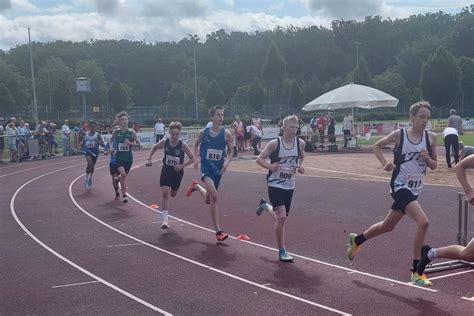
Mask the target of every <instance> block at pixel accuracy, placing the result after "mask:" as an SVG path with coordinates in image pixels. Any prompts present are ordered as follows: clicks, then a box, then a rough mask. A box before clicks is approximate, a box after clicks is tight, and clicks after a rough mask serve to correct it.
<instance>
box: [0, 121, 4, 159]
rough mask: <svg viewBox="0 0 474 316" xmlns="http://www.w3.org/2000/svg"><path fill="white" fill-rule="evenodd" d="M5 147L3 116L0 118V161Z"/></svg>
mask: <svg viewBox="0 0 474 316" xmlns="http://www.w3.org/2000/svg"><path fill="white" fill-rule="evenodd" d="M4 148H5V130H4V129H3V117H2V118H0V162H3V149H4Z"/></svg>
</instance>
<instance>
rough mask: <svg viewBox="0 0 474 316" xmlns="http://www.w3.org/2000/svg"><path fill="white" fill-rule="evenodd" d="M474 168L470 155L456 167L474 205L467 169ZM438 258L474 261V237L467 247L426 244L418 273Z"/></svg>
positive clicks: (462, 184) (473, 161)
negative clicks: (434, 246)
mask: <svg viewBox="0 0 474 316" xmlns="http://www.w3.org/2000/svg"><path fill="white" fill-rule="evenodd" d="M473 168H474V156H469V157H467V158H464V159H463V160H461V161H460V162H459V163H458V164H456V167H455V168H454V169H455V171H456V176H457V177H458V180H459V182H460V183H461V186H462V188H463V189H464V192H465V193H466V200H467V201H469V203H470V204H471V205H474V190H473V189H472V186H471V184H470V183H469V181H468V180H467V175H466V170H467V169H473ZM437 258H446V259H453V260H464V261H473V262H474V238H472V239H471V241H470V242H469V243H468V244H467V246H466V247H464V246H459V245H450V246H445V247H441V248H431V247H430V246H428V245H424V246H423V247H422V248H421V259H420V262H418V268H417V270H418V273H419V274H421V273H423V272H424V271H425V268H426V265H427V264H428V263H430V261H431V260H433V259H437Z"/></svg>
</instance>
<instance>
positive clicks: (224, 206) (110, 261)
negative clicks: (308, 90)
mask: <svg viewBox="0 0 474 316" xmlns="http://www.w3.org/2000/svg"><path fill="white" fill-rule="evenodd" d="M146 154H147V152H145V151H142V152H137V153H136V154H135V161H136V163H135V164H136V165H137V164H138V163H141V162H142V161H143V160H144V157H145V155H146ZM249 163H254V162H251V161H249ZM101 167H104V168H101ZM27 169H29V170H27ZM61 169H63V170H61ZM84 169H85V165H84V159H83V158H82V157H76V158H69V159H62V158H61V159H56V160H50V161H39V162H33V163H28V164H23V165H8V167H4V166H1V167H0V181H1V183H2V186H1V188H2V189H1V190H0V207H1V213H0V222H1V229H0V231H1V238H0V243H1V254H2V255H1V259H0V266H1V267H2V269H1V276H0V284H1V286H0V301H1V306H0V314H2V315H10V314H127V315H130V314H152V313H156V312H161V313H172V314H191V313H192V314H223V315H231V314H234V315H235V314H260V315H262V314H311V315H315V314H317V315H319V314H335V313H336V314H337V313H348V314H359V315H369V314H372V315H380V314H393V315H395V314H396V315H409V314H417V315H424V314H426V315H441V314H443V315H446V314H453V315H472V314H473V313H474V301H469V300H466V299H462V298H461V297H467V298H470V297H473V296H474V273H473V272H474V270H472V269H471V270H469V269H459V270H456V271H455V272H467V273H464V274H460V275H457V276H450V277H446V278H443V279H439V280H434V281H433V282H434V287H433V290H434V291H428V290H425V289H420V288H417V287H414V286H411V285H409V284H407V281H408V279H409V270H408V268H409V266H410V263H411V243H412V238H413V236H414V229H415V227H414V225H413V223H412V222H411V221H410V220H408V219H406V220H404V221H402V222H401V223H400V224H399V226H398V227H397V228H396V229H395V231H393V232H392V233H390V234H389V235H385V236H381V237H379V238H376V239H374V240H370V241H368V242H367V243H366V244H364V246H363V250H362V252H361V253H360V254H359V255H358V256H357V257H356V258H355V260H354V262H353V264H352V265H351V264H350V262H349V261H348V260H347V258H346V242H347V235H348V233H349V232H352V231H354V232H360V231H362V230H363V229H365V228H366V227H367V226H368V225H371V224H373V223H374V222H375V221H377V220H380V219H382V218H383V217H384V216H385V215H386V213H387V210H388V208H389V206H390V204H391V201H390V197H389V194H388V193H387V191H388V184H387V183H381V182H372V181H366V180H365V181H356V180H343V179H327V178H320V177H307V176H301V177H298V179H297V189H296V192H295V196H294V199H293V204H292V210H291V214H290V217H289V220H288V222H287V248H288V250H289V251H290V252H291V253H293V254H295V255H297V257H296V260H295V262H294V263H292V264H288V263H286V264H285V263H280V262H279V261H278V260H277V253H276V250H275V249H273V248H274V247H275V241H274V236H273V231H272V221H271V219H270V218H269V217H268V216H262V217H257V216H255V207H256V204H257V203H258V201H259V199H260V197H262V196H266V187H265V183H264V175H263V174H252V173H247V172H232V171H229V172H228V173H226V174H225V175H224V176H223V180H222V182H221V187H220V189H219V192H220V196H219V197H220V201H219V206H220V207H219V208H220V212H221V224H222V227H223V228H224V229H225V230H226V231H227V232H229V233H230V234H231V235H232V236H238V235H240V234H246V235H248V236H250V238H251V240H250V241H249V242H243V241H239V240H236V239H234V238H232V239H231V238H230V239H228V240H227V241H225V242H224V243H217V242H216V241H215V237H214V233H213V232H212V231H210V230H209V228H211V227H212V225H211V219H210V215H209V210H208V208H207V207H206V205H205V204H204V203H203V202H202V200H201V199H200V197H199V196H197V194H195V195H193V196H192V197H191V198H185V197H184V190H185V188H186V186H187V184H188V183H189V182H190V180H191V179H192V178H196V177H198V174H197V171H195V170H193V169H186V171H185V176H184V180H183V184H182V189H181V191H180V192H179V193H178V197H177V198H175V199H173V200H172V201H171V207H170V208H171V210H170V215H172V216H174V217H175V218H172V219H171V220H172V221H171V223H170V225H171V228H170V229H168V230H162V229H161V228H160V225H159V224H158V223H156V222H158V221H159V216H158V213H157V211H155V210H153V209H150V208H147V207H145V206H146V205H150V204H158V205H160V191H159V187H158V186H159V185H158V183H159V174H160V166H159V164H158V163H156V164H155V165H154V166H153V167H152V168H146V167H143V166H141V167H139V168H138V169H134V170H133V171H132V172H131V174H130V177H129V182H128V186H129V193H130V194H131V195H132V196H133V197H134V198H135V199H136V200H137V201H141V202H142V203H143V204H144V205H145V206H144V205H142V204H139V203H137V201H136V200H132V201H130V202H129V203H128V204H125V205H124V204H122V203H121V202H120V201H114V200H113V190H112V188H111V184H110V181H111V180H110V176H109V174H108V162H107V160H106V159H105V158H104V157H101V158H100V159H99V162H98V164H97V171H96V173H95V175H94V184H93V187H92V188H91V189H85V188H84V187H83V177H81V175H82V173H83V172H84ZM78 177H79V178H78ZM77 178H78V179H77ZM76 179H77V181H76ZM27 182H29V183H28V184H26V185H25V183H27ZM456 192H457V189H456V188H450V187H440V186H426V187H425V189H424V192H423V194H422V197H421V198H420V201H421V204H422V205H423V207H424V209H425V211H426V212H427V214H428V217H429V218H430V222H431V225H430V228H429V233H428V236H427V241H429V243H431V244H433V245H445V244H450V243H454V242H455V237H456V229H457V228H456V225H457V215H456V210H457V202H456ZM70 193H71V194H70ZM15 217H16V218H15ZM25 231H26V232H28V234H27V233H26V232H25ZM449 273H453V271H451V272H445V273H444V274H449ZM433 276H434V275H433ZM437 276H439V274H438V275H437ZM82 282H91V283H85V284H79V285H78V284H77V283H82ZM61 285H70V286H67V287H57V286H61Z"/></svg>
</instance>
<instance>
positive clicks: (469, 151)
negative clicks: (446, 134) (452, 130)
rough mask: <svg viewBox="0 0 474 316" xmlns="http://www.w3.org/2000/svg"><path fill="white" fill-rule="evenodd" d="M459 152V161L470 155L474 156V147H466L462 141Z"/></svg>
mask: <svg viewBox="0 0 474 316" xmlns="http://www.w3.org/2000/svg"><path fill="white" fill-rule="evenodd" d="M459 150H460V151H461V153H460V155H459V161H461V160H463V159H464V158H466V157H468V156H470V155H474V146H464V143H463V142H462V141H460V142H459Z"/></svg>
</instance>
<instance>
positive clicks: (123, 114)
mask: <svg viewBox="0 0 474 316" xmlns="http://www.w3.org/2000/svg"><path fill="white" fill-rule="evenodd" d="M122 116H126V117H127V118H130V115H128V113H127V112H125V111H122V112H118V113H117V114H115V118H117V119H119V118H121V117H122Z"/></svg>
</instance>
